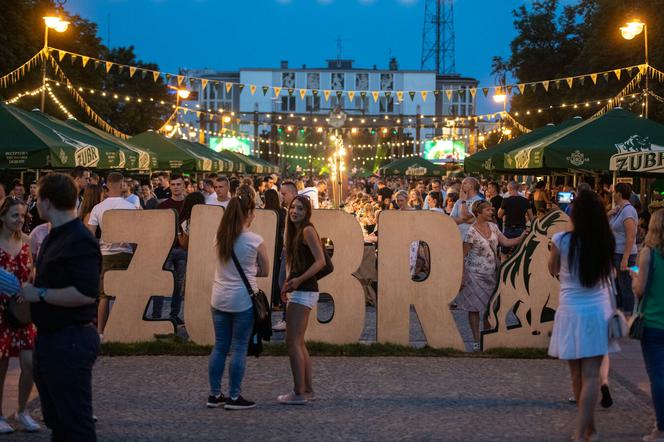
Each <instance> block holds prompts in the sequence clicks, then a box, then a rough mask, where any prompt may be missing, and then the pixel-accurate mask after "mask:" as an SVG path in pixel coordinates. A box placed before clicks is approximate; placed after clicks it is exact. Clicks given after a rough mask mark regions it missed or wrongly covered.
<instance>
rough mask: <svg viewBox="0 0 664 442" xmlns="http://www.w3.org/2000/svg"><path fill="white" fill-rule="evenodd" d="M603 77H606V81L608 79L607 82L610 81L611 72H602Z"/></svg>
mask: <svg viewBox="0 0 664 442" xmlns="http://www.w3.org/2000/svg"><path fill="white" fill-rule="evenodd" d="M602 77H603V78H604V81H606V82H608V81H609V73H608V72H604V73H603V74H602Z"/></svg>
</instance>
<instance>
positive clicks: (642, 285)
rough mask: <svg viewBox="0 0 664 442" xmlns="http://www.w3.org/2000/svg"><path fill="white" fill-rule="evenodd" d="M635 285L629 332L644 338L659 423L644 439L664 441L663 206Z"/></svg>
mask: <svg viewBox="0 0 664 442" xmlns="http://www.w3.org/2000/svg"><path fill="white" fill-rule="evenodd" d="M638 262H639V266H638V269H639V270H638V272H634V271H632V288H633V290H634V294H635V295H636V297H637V298H639V304H638V307H637V311H636V312H635V315H634V319H633V320H634V323H632V327H631V331H630V335H631V336H632V337H633V338H636V339H641V351H642V352H643V360H644V361H645V364H646V370H647V372H648V377H649V378H650V392H651V396H652V402H653V405H654V407H655V416H656V417H657V423H656V426H655V428H654V429H653V431H652V433H650V434H649V435H647V436H645V437H644V438H643V440H644V441H649V442H653V441H664V209H660V210H657V211H656V212H655V213H653V214H652V217H651V218H650V224H649V226H648V234H647V235H646V239H645V246H644V247H643V249H641V253H640V254H639V260H638Z"/></svg>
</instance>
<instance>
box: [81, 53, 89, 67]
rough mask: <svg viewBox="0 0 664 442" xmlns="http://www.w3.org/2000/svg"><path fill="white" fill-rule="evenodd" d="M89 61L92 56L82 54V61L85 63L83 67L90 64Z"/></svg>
mask: <svg viewBox="0 0 664 442" xmlns="http://www.w3.org/2000/svg"><path fill="white" fill-rule="evenodd" d="M88 61H90V57H86V56H85V55H83V56H81V62H82V63H83V67H85V65H87V64H88Z"/></svg>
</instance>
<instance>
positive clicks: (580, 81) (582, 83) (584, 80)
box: [579, 77, 586, 86]
mask: <svg viewBox="0 0 664 442" xmlns="http://www.w3.org/2000/svg"><path fill="white" fill-rule="evenodd" d="M585 82H586V77H581V78H579V84H580V85H581V86H583V85H584V83H585Z"/></svg>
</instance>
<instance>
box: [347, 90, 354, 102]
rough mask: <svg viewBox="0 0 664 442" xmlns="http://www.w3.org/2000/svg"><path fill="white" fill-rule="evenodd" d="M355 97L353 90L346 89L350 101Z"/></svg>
mask: <svg viewBox="0 0 664 442" xmlns="http://www.w3.org/2000/svg"><path fill="white" fill-rule="evenodd" d="M354 98H355V91H348V99H349V100H350V102H351V103H352V102H353V99H354Z"/></svg>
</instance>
